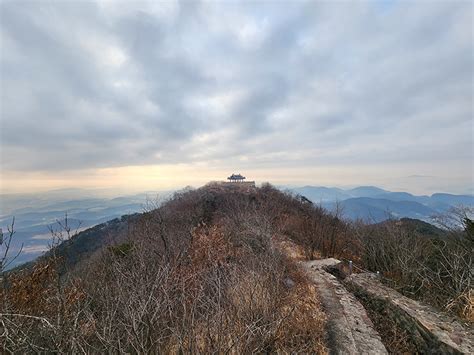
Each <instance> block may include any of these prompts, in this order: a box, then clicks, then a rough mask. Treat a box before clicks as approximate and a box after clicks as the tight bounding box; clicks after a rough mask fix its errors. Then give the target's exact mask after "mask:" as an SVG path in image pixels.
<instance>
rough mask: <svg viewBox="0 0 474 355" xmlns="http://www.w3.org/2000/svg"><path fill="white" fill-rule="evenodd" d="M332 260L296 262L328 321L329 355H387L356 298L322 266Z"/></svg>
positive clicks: (332, 261) (329, 263)
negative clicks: (306, 276) (315, 292)
mask: <svg viewBox="0 0 474 355" xmlns="http://www.w3.org/2000/svg"><path fill="white" fill-rule="evenodd" d="M337 263H339V261H338V260H336V259H324V260H313V261H306V262H303V261H302V262H300V265H301V266H302V267H303V268H304V269H305V270H306V272H307V274H308V276H309V277H310V279H311V280H312V281H313V282H314V284H315V285H316V286H317V288H318V292H319V295H320V300H321V303H322V305H323V307H324V311H325V312H326V315H327V319H328V324H327V328H328V338H329V339H328V341H329V344H328V345H329V347H330V349H331V353H332V354H387V350H386V349H385V346H384V345H383V344H382V340H381V338H380V335H379V334H378V332H377V331H376V330H375V329H374V327H373V324H372V322H371V321H370V319H369V317H368V316H367V313H366V311H365V309H364V307H363V306H362V305H361V304H360V302H359V301H358V300H357V298H356V297H355V296H354V295H352V294H351V293H350V292H348V291H347V290H346V289H345V287H344V286H343V285H342V284H341V283H340V282H339V281H338V280H337V279H336V277H334V276H333V275H331V274H329V273H328V272H326V271H324V269H323V267H325V266H329V265H335V264H337Z"/></svg>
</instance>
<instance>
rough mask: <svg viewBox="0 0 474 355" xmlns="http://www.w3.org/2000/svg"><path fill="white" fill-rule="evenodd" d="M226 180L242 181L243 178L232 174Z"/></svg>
mask: <svg viewBox="0 0 474 355" xmlns="http://www.w3.org/2000/svg"><path fill="white" fill-rule="evenodd" d="M227 179H229V180H244V179H245V176H242V175H240V174H232V175H231V176H229V177H228V178H227Z"/></svg>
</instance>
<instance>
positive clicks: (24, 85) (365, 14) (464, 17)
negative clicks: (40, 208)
mask: <svg viewBox="0 0 474 355" xmlns="http://www.w3.org/2000/svg"><path fill="white" fill-rule="evenodd" d="M0 6H1V22H2V24H1V40H2V42H1V51H2V55H1V86H2V87H1V130H2V132H1V140H2V142H1V147H2V159H1V165H2V170H5V171H10V170H24V171H50V170H53V171H54V170H64V169H73V168H74V169H82V168H96V167H113V166H125V165H140V164H161V163H190V162H210V163H212V164H213V165H220V166H222V167H231V166H233V165H235V164H240V165H242V161H243V160H242V159H243V158H245V159H244V161H245V164H244V165H245V166H247V167H264V166H267V165H268V166H282V167H283V168H284V167H285V164H287V166H307V165H316V164H320V165H324V164H329V165H337V164H350V165H357V164H382V165H383V164H391V163H393V164H400V163H403V162H410V163H411V162H417V161H419V162H424V163H430V164H442V162H444V161H452V160H459V161H461V163H462V164H465V166H466V168H465V171H466V174H470V173H471V174H472V161H473V160H474V159H473V158H474V156H473V154H474V153H473V150H474V149H473V123H472V117H473V112H472V98H473V95H472V94H473V93H472V90H473V89H472V75H473V70H472V69H473V68H472V59H473V55H472V54H473V53H472V43H473V42H472V41H473V33H472V27H471V23H472V20H473V19H472V13H473V11H472V3H470V2H465V1H459V2H416V3H409V2H398V1H390V2H384V3H383V4H382V5H381V4H379V3H378V2H357V3H349V2H347V3H344V2H337V3H329V2H313V1H310V2H295V3H279V2H262V3H242V4H237V3H228V4H225V3H218V2H202V3H198V2H191V3H190V2H177V3H174V4H173V3H166V4H162V3H157V2H149V3H148V2H139V3H136V4H132V2H126V3H118V4H117V3H115V2H107V1H105V2H104V1H100V2H98V3H92V2H74V3H70V2H59V1H57V2H46V1H41V2H37V1H31V2H25V1H3V2H2V3H1V5H0ZM407 173H411V172H407ZM413 173H414V174H416V173H418V172H416V171H414V172H413Z"/></svg>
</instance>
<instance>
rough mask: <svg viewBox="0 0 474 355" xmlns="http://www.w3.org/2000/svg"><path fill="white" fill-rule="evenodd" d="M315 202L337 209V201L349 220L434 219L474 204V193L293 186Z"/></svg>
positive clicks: (296, 190) (370, 187)
mask: <svg viewBox="0 0 474 355" xmlns="http://www.w3.org/2000/svg"><path fill="white" fill-rule="evenodd" d="M291 190H292V191H293V192H295V193H297V194H300V195H302V196H305V197H306V198H308V199H309V200H311V201H312V202H313V203H316V204H320V205H322V206H323V207H325V208H327V209H329V210H334V208H335V206H336V204H338V205H339V206H340V207H341V208H342V209H343V214H344V216H345V217H346V218H349V219H358V218H360V219H363V220H365V221H369V222H380V221H383V220H386V219H388V218H402V217H408V218H416V219H420V220H423V221H430V218H431V217H432V216H433V215H436V214H440V213H444V212H446V211H447V210H449V209H450V208H452V207H455V206H459V205H463V206H471V207H473V206H474V196H472V195H453V194H446V193H435V194H433V195H431V196H427V195H423V196H416V195H412V194H410V193H408V192H392V191H387V190H383V189H381V188H378V187H375V186H361V187H356V188H354V189H348V190H343V189H339V188H334V187H321V186H304V187H298V188H293V189H291Z"/></svg>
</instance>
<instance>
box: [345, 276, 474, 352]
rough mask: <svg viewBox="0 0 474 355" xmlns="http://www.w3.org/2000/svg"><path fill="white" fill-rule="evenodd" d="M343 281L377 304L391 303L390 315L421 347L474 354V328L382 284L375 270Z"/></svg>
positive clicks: (431, 350) (425, 350)
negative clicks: (374, 272) (374, 273)
mask: <svg viewBox="0 0 474 355" xmlns="http://www.w3.org/2000/svg"><path fill="white" fill-rule="evenodd" d="M344 283H345V284H347V285H348V287H351V288H352V289H354V291H355V292H357V293H358V294H359V295H360V296H363V297H366V298H369V299H370V301H371V302H373V303H374V307H388V309H389V310H390V312H389V314H390V315H391V317H392V318H393V319H394V320H395V321H396V322H397V324H399V325H400V326H402V327H403V328H405V329H407V330H409V331H410V334H411V336H412V337H413V339H412V340H413V341H415V342H416V343H417V346H418V348H420V349H423V350H422V351H423V352H426V353H436V354H459V353H461V354H474V331H473V330H472V328H469V327H467V326H463V325H462V324H461V323H459V322H458V321H457V320H455V319H453V318H452V317H449V316H447V315H444V314H442V313H440V312H437V311H436V310H434V309H433V308H431V307H429V306H426V305H423V304H421V303H420V302H417V301H415V300H412V299H410V298H407V297H405V296H403V295H401V294H400V293H399V292H397V291H395V290H393V289H391V288H389V287H387V286H385V285H383V284H382V283H381V282H380V281H379V280H378V279H377V277H376V276H375V275H373V274H368V273H364V274H354V275H352V276H349V277H347V278H346V279H345V280H344Z"/></svg>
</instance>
